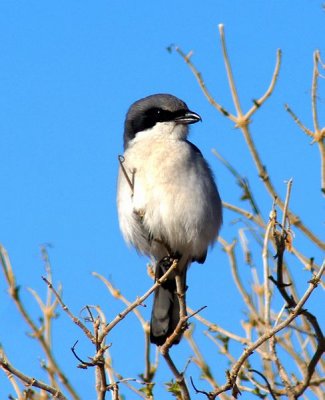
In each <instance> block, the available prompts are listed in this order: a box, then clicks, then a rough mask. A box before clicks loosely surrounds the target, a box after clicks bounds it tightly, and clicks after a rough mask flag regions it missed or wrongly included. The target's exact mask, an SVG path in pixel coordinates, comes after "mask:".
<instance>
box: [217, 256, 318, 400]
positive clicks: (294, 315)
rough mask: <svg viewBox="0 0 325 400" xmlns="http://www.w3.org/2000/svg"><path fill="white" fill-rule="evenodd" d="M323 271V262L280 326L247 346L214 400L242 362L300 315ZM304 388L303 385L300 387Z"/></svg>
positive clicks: (230, 382)
mask: <svg viewBox="0 0 325 400" xmlns="http://www.w3.org/2000/svg"><path fill="white" fill-rule="evenodd" d="M324 270H325V262H324V264H323V265H322V267H321V269H320V270H319V272H318V273H317V275H316V276H315V277H314V278H313V280H312V281H310V283H309V286H308V288H307V290H306V291H305V293H304V295H303V296H302V297H301V299H300V300H299V302H298V303H297V305H296V307H294V309H293V310H292V312H291V313H290V315H289V316H288V317H287V318H286V319H285V320H284V321H283V322H281V323H280V324H278V325H277V326H276V327H274V328H273V329H271V330H270V331H268V332H265V333H264V334H263V335H262V336H260V337H259V338H258V339H257V340H256V341H255V342H254V343H252V344H251V345H250V346H248V347H247V348H246V349H245V350H244V352H243V353H242V354H241V356H240V357H239V358H238V361H237V362H236V363H235V364H234V365H233V367H232V368H231V370H230V372H229V378H228V382H227V383H226V384H225V385H223V386H222V387H220V388H219V389H218V390H216V391H214V393H213V395H214V398H216V397H217V396H218V395H219V394H220V393H223V392H225V391H227V390H229V389H231V388H232V387H233V386H234V385H235V382H236V379H237V376H238V374H239V371H240V370H241V368H242V366H243V364H244V362H245V361H246V360H247V358H248V357H249V356H250V355H251V354H252V353H253V352H254V350H256V349H257V348H258V347H259V346H261V345H262V344H263V343H265V342H266V341H267V340H268V339H270V338H271V337H272V336H274V335H275V334H276V333H278V332H280V331H281V330H282V329H284V328H286V327H287V326H288V325H289V324H290V323H291V322H292V321H293V320H294V319H295V318H297V316H298V315H299V314H300V312H301V310H302V308H303V306H304V304H305V303H306V301H307V300H308V298H309V297H310V295H311V294H312V292H313V291H314V290H315V288H316V287H317V285H318V283H319V281H320V279H321V277H322V275H323V273H324ZM302 386H304V385H302Z"/></svg>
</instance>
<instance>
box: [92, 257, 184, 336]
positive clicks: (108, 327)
mask: <svg viewBox="0 0 325 400" xmlns="http://www.w3.org/2000/svg"><path fill="white" fill-rule="evenodd" d="M176 268H177V260H174V261H173V263H172V265H171V266H170V267H169V268H168V270H167V271H166V272H165V274H164V275H163V276H162V277H161V278H160V279H157V281H156V282H155V284H154V285H153V286H152V287H151V288H150V289H149V290H148V291H147V292H146V293H145V294H144V295H143V296H141V297H138V298H137V299H136V300H135V301H134V302H133V303H131V304H130V305H129V306H128V307H127V308H126V309H125V310H124V311H122V312H121V313H119V314H118V315H117V316H116V317H115V318H114V319H113V321H111V322H110V323H109V324H107V325H106V326H105V327H104V328H103V331H102V333H101V334H100V336H99V338H98V341H99V342H100V343H101V342H102V341H103V340H104V338H105V337H106V336H107V334H108V333H109V332H110V331H111V330H112V329H113V328H114V327H115V326H116V325H117V324H118V323H119V322H120V321H122V319H124V318H125V317H126V316H127V315H128V314H129V313H130V312H131V311H133V310H134V308H136V307H138V306H139V305H141V304H142V303H143V302H144V301H145V300H146V299H147V298H148V297H149V296H150V295H151V293H153V292H154V291H155V290H156V288H157V287H158V286H160V285H161V284H162V283H163V282H164V281H165V280H166V279H167V278H168V276H169V275H170V274H171V273H172V272H173V271H175V270H176Z"/></svg>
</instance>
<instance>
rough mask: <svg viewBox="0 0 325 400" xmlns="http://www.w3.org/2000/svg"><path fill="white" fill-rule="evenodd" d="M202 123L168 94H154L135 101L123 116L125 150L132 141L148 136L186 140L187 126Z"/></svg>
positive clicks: (184, 104) (194, 114) (178, 100)
mask: <svg viewBox="0 0 325 400" xmlns="http://www.w3.org/2000/svg"><path fill="white" fill-rule="evenodd" d="M198 121H201V117H200V116H199V115H198V114H196V113H195V112H193V111H190V110H189V108H188V107H187V105H186V103H184V102H183V101H182V100H180V99H178V98H177V97H175V96H172V95H170V94H154V95H151V96H148V97H145V98H143V99H141V100H138V101H136V102H135V103H133V104H132V105H131V107H130V108H129V111H128V113H127V115H126V119H125V126H124V148H127V146H128V145H129V144H130V143H131V142H132V141H133V140H134V139H137V140H140V139H141V138H142V137H150V136H151V135H155V136H159V137H161V138H164V136H165V137H171V135H172V137H174V138H186V136H187V134H188V125H189V124H194V123H195V122H198Z"/></svg>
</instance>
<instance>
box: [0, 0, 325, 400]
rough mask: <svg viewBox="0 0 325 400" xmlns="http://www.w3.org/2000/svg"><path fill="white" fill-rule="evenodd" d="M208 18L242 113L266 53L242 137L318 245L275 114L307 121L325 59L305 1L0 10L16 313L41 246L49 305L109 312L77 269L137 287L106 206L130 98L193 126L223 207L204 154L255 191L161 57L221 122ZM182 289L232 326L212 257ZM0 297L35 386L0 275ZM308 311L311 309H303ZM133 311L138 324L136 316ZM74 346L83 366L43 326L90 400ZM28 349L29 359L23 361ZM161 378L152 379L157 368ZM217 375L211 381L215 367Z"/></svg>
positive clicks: (118, 352) (35, 282)
mask: <svg viewBox="0 0 325 400" xmlns="http://www.w3.org/2000/svg"><path fill="white" fill-rule="evenodd" d="M219 23H223V24H224V25H225V31H226V39H227V43H228V51H229V53H230V57H231V62H232V66H233V69H234V75H235V79H236V82H237V84H238V90H239V94H240V96H241V99H242V105H243V108H244V109H245V110H246V109H247V108H248V107H250V106H251V102H252V99H254V98H257V97H259V96H260V95H261V94H262V93H263V92H264V90H265V89H266V88H267V86H268V84H269V81H270V78H271V75H272V72H273V68H274V64H275V54H276V50H277V49H278V48H281V49H282V51H283V62H282V67H281V71H280V77H279V81H278V84H277V87H276V89H275V92H274V94H273V96H272V97H271V99H269V100H268V101H267V103H266V104H265V105H264V106H263V108H262V109H261V110H260V111H259V112H258V113H257V114H256V115H255V116H254V118H253V124H252V132H253V135H254V139H255V140H256V145H257V147H258V149H259V150H260V151H261V153H262V154H263V158H264V162H265V163H266V165H267V167H268V171H269V172H270V174H271V176H272V178H273V181H274V183H275V185H276V187H277V188H278V190H279V192H280V193H281V194H282V195H284V193H285V185H284V183H283V182H284V180H285V179H288V178H290V177H293V178H294V187H293V194H292V204H293V209H294V210H295V211H296V212H297V213H300V214H301V216H302V218H303V220H304V221H307V224H308V226H309V227H310V228H311V229H312V230H314V231H315V232H316V233H317V234H319V235H320V234H323V230H324V225H323V224H324V221H323V217H321V218H320V216H321V215H323V211H324V208H323V205H322V204H321V201H322V199H321V196H320V194H319V192H320V176H319V154H318V149H317V148H316V147H315V146H310V145H309V143H310V139H308V138H306V137H305V136H304V135H303V133H302V132H300V131H299V130H298V128H297V127H296V126H295V125H294V123H293V121H292V120H291V119H290V117H289V115H288V114H287V113H286V112H285V111H284V107H283V105H284V104H285V103H289V104H290V106H292V108H293V109H294V110H295V112H296V113H297V114H298V115H299V117H300V118H301V119H302V120H303V121H304V122H305V123H306V124H307V125H308V126H310V127H311V126H312V118H311V108H310V84H311V76H312V75H311V74H312V67H313V63H312V54H313V51H314V50H315V49H316V48H318V49H319V50H320V51H321V54H323V59H324V58H325V56H324V54H325V46H324V38H325V11H324V9H323V8H322V2H321V1H314V0H308V1H307V0H304V1H302V0H300V1H296V2H295V3H294V4H293V3H292V2H289V1H264V0H261V1H245V2H242V1H225V0H223V1H212V0H207V1H204V2H200V3H199V4H198V3H197V2H194V1H182V0H181V1H177V2H175V1H171V0H166V1H164V2H161V1H155V2H148V1H143V0H139V1H137V2H130V1H121V0H120V1H101V0H98V1H96V2H90V1H82V0H81V1H80V0H78V1H71V0H68V1H67V0H65V1H62V0H61V1H60V0H58V1H55V2H53V1H34V0H30V1H28V2H19V1H15V0H10V1H6V0H2V1H1V2H0V54H1V56H0V149H1V153H0V154H1V156H0V160H1V168H0V179H1V196H0V242H1V243H2V244H3V245H4V246H5V247H6V248H7V250H8V252H9V254H10V257H11V260H12V263H13V266H14V268H15V271H16V274H17V279H18V282H19V284H20V285H21V290H22V295H23V298H24V300H25V301H26V304H27V305H28V307H29V308H30V310H34V311H35V312H36V310H37V308H36V305H35V301H34V300H33V298H32V297H31V296H30V294H29V293H28V292H27V291H26V287H33V288H34V289H36V290H38V291H40V292H42V291H43V292H45V287H44V284H43V282H42V281H41V279H40V276H41V275H42V274H43V264H42V261H41V257H40V250H39V247H40V245H41V244H42V243H51V245H52V246H53V247H52V249H51V250H50V257H51V260H52V265H53V269H54V281H55V282H61V283H62V285H63V288H64V300H65V301H66V302H67V303H68V304H69V305H70V307H71V309H72V310H73V311H74V312H76V313H78V312H79V310H80V309H81V308H82V307H83V306H84V305H86V304H100V305H101V307H102V308H103V309H104V310H105V312H106V313H107V316H108V317H114V316H115V314H116V313H117V312H118V311H119V310H120V309H121V306H120V305H119V303H117V302H116V300H114V299H112V298H111V297H110V296H109V295H108V293H107V292H106V291H105V288H104V287H103V285H102V284H101V283H100V282H98V281H97V280H96V279H95V278H93V277H92V276H91V272H92V271H97V272H99V273H101V274H103V275H105V276H107V277H110V278H111V279H112V280H113V282H114V284H116V285H117V286H118V287H119V288H120V289H121V290H122V291H123V293H124V294H125V295H127V297H128V298H129V299H134V298H135V297H136V296H137V295H141V294H142V293H143V292H144V291H145V290H146V289H147V288H148V287H149V286H150V283H151V282H150V280H149V278H148V277H147V275H146V271H145V265H146V262H147V260H146V259H144V258H141V257H139V256H138V255H137V254H136V253H135V251H133V250H130V249H128V248H127V247H126V245H125V244H124V242H123V239H122V236H121V234H120V232H119V228H118V221H117V215H116V207H115V189H116V175H117V168H118V161H117V155H118V154H120V153H121V152H122V133H123V123H124V117H125V113H126V111H127V109H128V107H129V105H130V104H131V103H132V102H133V101H135V100H137V99H139V98H141V97H144V96H146V95H148V94H152V93H158V92H165V93H172V94H175V95H177V96H179V97H180V98H181V99H183V100H184V101H186V102H187V104H188V105H189V107H190V108H191V109H192V110H194V111H196V112H198V113H199V114H200V115H201V116H202V118H203V123H202V124H198V125H195V126H194V127H193V129H192V132H191V140H192V141H193V142H194V143H195V144H196V145H197V146H198V147H199V148H200V149H201V150H202V152H203V154H204V155H205V157H206V158H207V159H208V160H209V162H210V164H211V167H212V169H213V171H214V173H215V175H216V178H217V181H218V185H219V188H220V192H221V195H222V198H223V199H224V200H226V201H229V202H231V201H232V202H236V203H237V204H238V198H239V196H240V193H239V191H238V189H237V188H236V186H235V185H234V183H233V180H232V178H231V176H230V175H229V173H228V172H227V171H225V169H224V168H223V167H222V166H221V165H220V164H219V163H218V162H217V160H216V159H215V158H214V156H213V155H212V152H211V149H212V148H217V149H218V151H219V152H220V153H221V154H222V155H223V156H224V157H225V158H227V159H228V160H229V161H231V162H232V163H233V164H235V165H236V166H237V168H238V169H239V170H240V171H241V173H242V174H243V175H244V176H247V177H248V178H250V179H252V180H254V179H255V181H256V171H255V169H254V166H253V164H252V162H251V159H250V156H249V154H248V152H247V149H246V148H245V145H244V142H243V139H242V137H241V135H240V132H239V131H237V130H235V129H234V127H233V126H232V124H231V123H230V121H228V120H227V119H225V118H224V117H222V116H221V115H220V114H218V113H217V112H216V111H215V110H214V109H213V108H212V107H211V106H210V105H209V104H208V103H207V101H206V100H205V98H204V96H203V95H202V93H201V91H200V89H199V87H198V85H197V82H196V81H195V79H194V77H193V76H192V74H191V73H190V71H189V69H188V68H187V66H186V65H185V64H184V62H183V61H182V60H181V59H180V57H179V56H177V55H176V54H175V53H172V54H170V53H169V52H168V51H167V50H166V48H167V47H168V46H169V45H170V44H177V45H179V46H180V47H181V48H182V49H183V50H184V51H185V52H188V51H190V50H194V56H193V61H194V62H195V64H196V65H197V66H198V68H199V70H200V71H201V72H202V73H203V75H204V78H205V81H206V84H207V85H208V86H209V88H210V90H211V92H212V93H213V94H214V95H215V97H216V99H217V100H218V101H219V102H221V103H222V104H223V105H224V106H225V107H226V108H229V109H230V110H231V111H233V107H232V103H231V97H230V95H229V90H228V87H227V82H226V74H225V70H224V67H223V61H222V57H221V50H220V40H219V35H218V24H219ZM322 88H323V92H322V91H320V118H322V117H323V122H324V114H322V112H321V109H323V108H324V83H323V82H320V89H322ZM256 193H257V196H259V201H260V203H261V204H262V209H263V212H264V215H267V214H268V210H269V209H270V207H271V199H270V198H269V197H268V196H266V195H265V194H264V190H263V187H262V185H257V186H256ZM232 218H233V215H231V214H229V213H225V223H224V228H223V230H222V232H221V234H222V236H223V237H225V238H226V239H227V240H229V241H231V240H232V239H233V237H234V234H235V231H234V229H233V227H231V225H230V221H231V220H232ZM296 240H297V244H298V245H300V246H302V249H303V250H304V251H305V252H306V253H307V254H308V255H309V256H315V257H316V260H317V261H318V262H319V263H320V260H321V253H320V252H319V251H318V250H317V249H315V248H314V247H312V246H310V245H309V243H308V241H306V240H304V238H303V236H302V235H301V234H300V233H299V232H296ZM257 263H259V264H260V260H257ZM293 263H294V267H296V269H297V270H298V272H297V274H298V275H299V277H301V292H300V293H302V292H303V289H304V287H305V282H306V281H307V280H308V278H309V276H308V275H307V274H305V275H304V274H303V273H302V272H301V270H302V268H301V266H300V265H299V264H298V263H297V262H295V261H293ZM260 267H261V265H260ZM207 282H208V283H209V284H207ZM189 287H190V289H189V302H190V305H191V306H192V307H193V308H197V307H200V306H202V305H205V304H207V305H209V304H210V306H209V307H208V311H206V314H205V316H207V317H210V318H212V319H213V318H214V319H215V321H216V322H218V323H224V325H225V326H226V327H227V328H229V329H230V328H231V329H233V330H234V331H240V324H239V320H240V319H241V318H242V310H243V304H242V303H241V301H240V298H239V296H238V295H237V294H236V292H235V290H234V288H233V284H232V279H231V276H230V272H229V267H228V264H227V260H226V257H225V255H224V254H223V253H222V252H221V250H220V247H219V246H215V248H214V249H213V250H212V252H211V253H210V255H209V257H208V260H207V262H206V264H205V265H204V266H198V265H195V266H193V267H192V268H191V271H190V274H189ZM202 288H204V290H202ZM0 296H1V301H0V317H1V321H2V323H1V326H2V328H1V329H0V342H1V343H2V344H3V345H4V347H5V348H6V350H7V352H8V355H9V356H10V358H11V360H12V361H13V362H15V363H16V365H17V366H18V367H20V368H22V369H24V370H25V372H26V373H28V374H31V375H37V374H38V367H37V365H38V362H39V361H38V359H37V358H39V357H41V353H40V351H39V349H38V347H37V345H36V344H35V343H33V341H32V340H31V339H29V338H26V335H25V332H26V331H27V328H26V326H25V325H24V323H23V322H22V321H20V319H19V317H18V316H17V312H16V310H15V309H14V307H13V305H12V304H11V302H10V300H9V298H8V296H7V294H6V287H5V285H4V283H3V280H0ZM316 296H319V295H318V294H317V295H316ZM316 298H319V297H316ZM211 299H213V304H212V305H211ZM148 304H150V301H148ZM315 307H316V308H315V310H317V302H315ZM149 308H150V307H148V311H146V312H145V313H144V314H145V316H146V317H147V318H148V317H149ZM229 314H231V316H230V317H229ZM130 321H131V322H130V325H128V322H127V321H126V322H123V323H122V324H121V326H119V327H118V328H117V329H116V332H114V333H113V335H112V338H111V339H110V341H112V342H113V343H114V346H113V348H112V354H113V357H114V361H115V362H116V368H117V370H118V371H119V372H120V373H122V374H124V375H125V376H130V375H132V374H133V375H134V374H135V372H134V371H136V372H139V373H140V372H141V369H142V368H143V367H142V359H141V357H142V346H143V339H142V336H141V329H140V327H139V325H138V324H137V321H136V320H135V319H134V317H133V316H131V317H130ZM197 329H200V328H199V327H198V328H197ZM131 331H132V332H131ZM78 338H79V339H80V341H81V342H84V343H83V344H81V345H80V346H81V347H80V348H81V351H82V352H83V354H84V355H85V356H88V355H91V350H92V349H90V348H89V346H88V347H87V344H86V340H85V339H83V337H82V334H81V332H80V331H79V330H78V329H77V328H75V327H73V326H72V324H71V323H70V321H67V319H66V317H65V316H61V317H60V320H58V321H57V323H56V326H55V334H54V340H55V346H56V349H57V353H56V354H57V356H58V358H60V357H61V359H62V360H64V364H65V366H66V367H65V370H66V371H68V372H69V374H70V376H73V378H72V380H73V383H74V384H75V386H76V387H79V388H82V389H81V390H80V392H83V393H84V394H83V397H82V398H85V399H92V398H94V392H93V387H92V373H91V372H89V371H83V370H79V369H75V359H74V358H73V356H72V355H71V353H70V350H69V349H70V347H71V345H72V344H73V343H74V341H75V340H76V339H78ZM114 339H115V340H114ZM20 344H21V346H23V351H22V348H21V347H20ZM87 351H88V352H87ZM31 354H34V355H35V354H36V355H37V356H36V357H35V358H34V359H33V362H30V360H31V358H30V357H31ZM175 354H179V355H180V356H181V357H183V358H182V359H183V360H186V359H187V358H186V357H188V355H189V354H190V351H189V349H188V347H187V345H186V344H184V343H182V344H181V345H180V346H178V348H177V349H175ZM216 356H218V354H217V352H216ZM216 360H217V359H216ZM216 360H213V361H212V363H217V361H216ZM27 361H28V368H27V366H26V362H27ZM133 363H134V366H133ZM184 363H185V361H184ZM131 364H132V367H133V368H131ZM161 366H162V367H163V365H161ZM180 367H182V366H180ZM164 374H166V371H165V372H164ZM166 376H167V378H166V379H168V377H169V375H168V373H167V375H166ZM217 377H218V379H220V381H221V382H222V380H223V371H221V372H220V371H219V372H218V373H217ZM0 387H3V388H4V389H0V391H1V394H2V397H3V396H4V393H8V391H9V385H8V384H7V383H6V379H5V378H4V376H0ZM158 390H160V389H158Z"/></svg>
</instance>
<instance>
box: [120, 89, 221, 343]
mask: <svg viewBox="0 0 325 400" xmlns="http://www.w3.org/2000/svg"><path fill="white" fill-rule="evenodd" d="M201 120H202V119H201V117H200V115H199V114H197V113H195V112H193V111H191V110H190V109H189V108H188V106H187V105H186V103H185V102H184V101H182V100H180V99H179V98H178V97H176V96H173V95H171V94H165V93H162V94H153V95H150V96H147V97H145V98H142V99H140V100H138V101H136V102H135V103H133V104H132V105H131V106H130V108H129V110H128V112H127V114H126V118H125V123H124V153H123V155H122V156H119V160H120V166H119V174H118V182H117V210H118V218H119V225H120V230H121V232H122V235H123V237H124V239H125V241H126V242H127V243H128V244H129V245H131V246H133V247H135V249H136V250H137V251H138V253H140V254H143V255H146V256H149V257H150V259H151V260H152V261H153V264H154V265H155V279H156V280H157V279H159V278H160V277H161V276H162V275H163V274H164V273H165V272H166V271H167V269H168V267H169V266H170V265H171V262H172V261H173V260H177V267H176V271H175V272H174V273H172V274H171V275H169V276H168V279H167V280H166V281H165V282H164V283H162V284H161V285H159V286H158V287H157V288H156V290H155V293H154V301H153V309H152V313H151V322H150V341H151V343H153V344H156V345H157V346H162V345H163V344H164V343H165V342H166V340H167V338H168V337H169V336H170V335H171V334H172V333H173V332H174V331H175V328H176V326H177V325H178V323H179V321H180V299H179V293H177V288H176V276H177V275H178V276H180V278H181V279H180V282H181V284H182V290H183V292H184V297H185V292H186V290H187V286H186V272H187V269H188V267H189V266H190V264H191V263H192V262H198V263H201V264H202V263H204V261H205V259H206V256H207V251H208V248H209V247H210V246H212V245H213V244H214V243H215V241H216V239H217V236H218V232H219V229H220V226H221V224H222V205H221V199H220V195H219V192H218V189H217V185H216V183H215V179H214V176H213V173H212V171H211V169H210V167H209V165H208V163H207V161H206V160H205V159H204V157H203V155H202V153H201V151H200V150H199V149H198V148H197V147H196V146H195V145H194V144H193V143H191V142H190V141H189V140H188V134H189V125H191V124H194V123H196V122H198V121H201ZM201 290H204V288H201ZM184 301H185V299H184ZM181 336H182V331H181V333H180V335H179V337H177V338H176V339H175V340H174V343H175V344H177V343H178V342H179V341H180V339H181Z"/></svg>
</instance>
